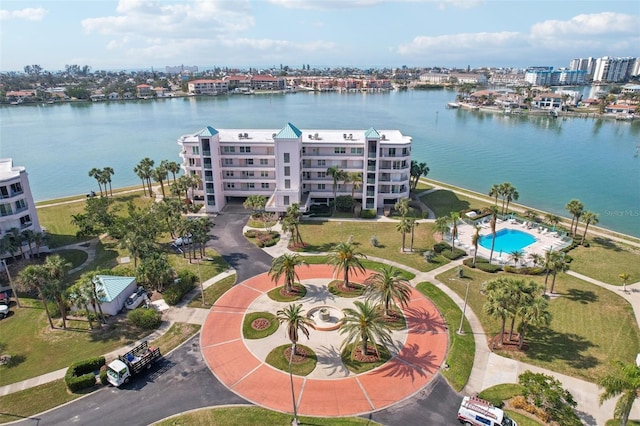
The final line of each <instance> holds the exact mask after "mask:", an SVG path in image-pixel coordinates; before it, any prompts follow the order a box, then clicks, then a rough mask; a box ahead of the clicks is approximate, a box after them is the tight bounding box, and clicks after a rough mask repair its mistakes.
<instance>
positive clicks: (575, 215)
mask: <svg viewBox="0 0 640 426" xmlns="http://www.w3.org/2000/svg"><path fill="white" fill-rule="evenodd" d="M565 208H566V209H567V210H568V211H569V213H571V215H572V217H571V226H570V227H569V232H570V233H571V234H572V235H575V231H574V230H573V225H574V223H575V227H576V230H577V229H578V220H579V219H580V215H581V214H582V209H584V204H582V203H581V202H580V201H579V200H576V199H573V200H571V201H569V202H568V203H567V205H566V206H565Z"/></svg>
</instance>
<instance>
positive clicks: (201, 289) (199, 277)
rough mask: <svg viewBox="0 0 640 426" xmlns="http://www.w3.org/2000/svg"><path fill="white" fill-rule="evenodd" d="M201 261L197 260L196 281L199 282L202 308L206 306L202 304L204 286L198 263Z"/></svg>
mask: <svg viewBox="0 0 640 426" xmlns="http://www.w3.org/2000/svg"><path fill="white" fill-rule="evenodd" d="M201 261H202V259H198V280H199V281H200V295H201V296H202V306H206V305H205V303H204V284H202V274H201V273H200V262H201Z"/></svg>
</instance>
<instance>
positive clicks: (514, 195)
mask: <svg viewBox="0 0 640 426" xmlns="http://www.w3.org/2000/svg"><path fill="white" fill-rule="evenodd" d="M505 190H506V192H505V198H506V199H507V207H506V208H505V211H504V213H502V214H507V213H509V202H511V201H517V200H518V198H520V194H519V193H518V191H517V190H516V188H515V187H513V186H511V184H509V186H508V187H506V188H505Z"/></svg>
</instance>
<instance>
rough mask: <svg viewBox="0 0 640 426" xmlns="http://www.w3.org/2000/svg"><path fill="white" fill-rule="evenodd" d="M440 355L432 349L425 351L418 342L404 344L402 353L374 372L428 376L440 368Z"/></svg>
mask: <svg viewBox="0 0 640 426" xmlns="http://www.w3.org/2000/svg"><path fill="white" fill-rule="evenodd" d="M437 358H438V357H437V356H436V355H435V354H433V353H432V352H431V351H427V352H423V351H421V350H420V347H419V346H418V345H417V344H411V345H406V346H404V347H403V348H402V349H401V350H400V353H399V354H398V355H397V356H395V357H394V358H393V359H391V360H390V361H389V362H387V363H386V364H384V365H383V366H381V367H380V368H378V369H377V370H375V372H374V373H373V374H382V375H384V376H385V377H389V376H393V377H410V378H411V380H412V381H413V380H415V379H416V377H427V376H429V375H433V374H435V373H436V372H437V371H438V369H439V368H440V366H439V365H437V364H436V363H435V360H436V359H437Z"/></svg>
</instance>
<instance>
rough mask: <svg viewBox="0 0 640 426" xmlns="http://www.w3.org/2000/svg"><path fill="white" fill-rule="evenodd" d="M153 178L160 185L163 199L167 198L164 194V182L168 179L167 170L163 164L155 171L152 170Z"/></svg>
mask: <svg viewBox="0 0 640 426" xmlns="http://www.w3.org/2000/svg"><path fill="white" fill-rule="evenodd" d="M150 173H151V178H152V179H153V180H155V181H156V182H158V183H159V184H160V190H161V191H162V197H164V196H165V193H164V181H165V180H166V179H167V170H166V169H165V168H164V166H163V165H162V163H161V164H160V165H159V166H158V167H156V168H155V169H151V172H150Z"/></svg>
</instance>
